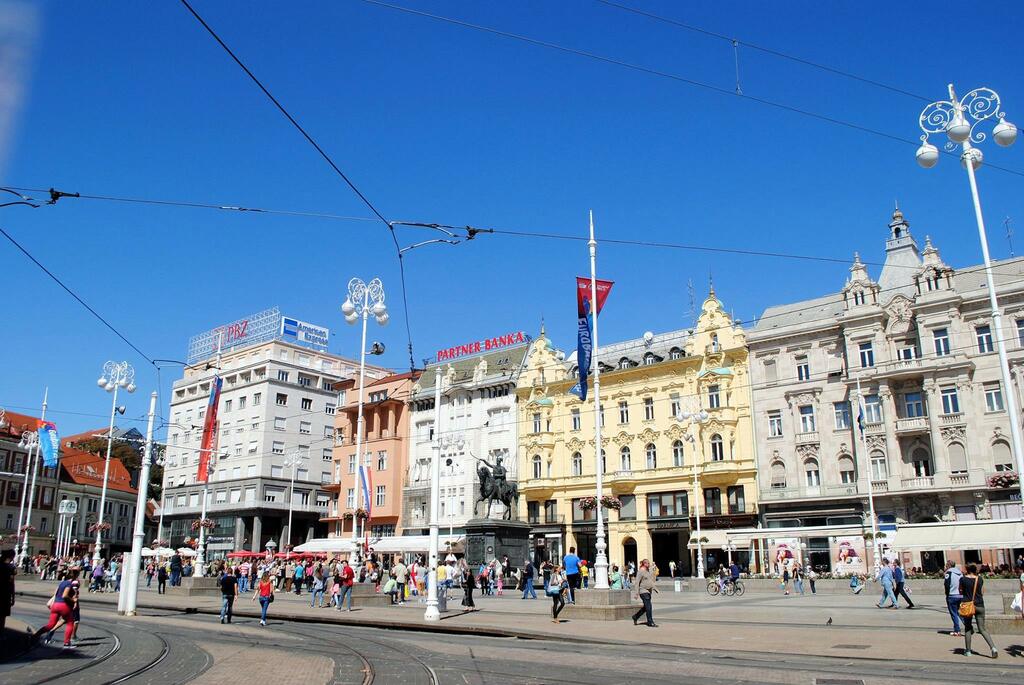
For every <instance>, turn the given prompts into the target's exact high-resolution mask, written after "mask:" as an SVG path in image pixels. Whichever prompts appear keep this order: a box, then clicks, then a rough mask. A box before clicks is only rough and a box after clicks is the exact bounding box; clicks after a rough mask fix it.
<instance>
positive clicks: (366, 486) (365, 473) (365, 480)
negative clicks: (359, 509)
mask: <svg viewBox="0 0 1024 685" xmlns="http://www.w3.org/2000/svg"><path fill="white" fill-rule="evenodd" d="M359 482H360V484H361V486H362V488H363V501H364V502H366V518H367V519H369V518H370V516H371V512H372V511H373V502H372V501H371V500H370V490H371V489H372V487H373V477H372V476H371V475H370V469H368V468H366V466H364V465H363V464H360V465H359Z"/></svg>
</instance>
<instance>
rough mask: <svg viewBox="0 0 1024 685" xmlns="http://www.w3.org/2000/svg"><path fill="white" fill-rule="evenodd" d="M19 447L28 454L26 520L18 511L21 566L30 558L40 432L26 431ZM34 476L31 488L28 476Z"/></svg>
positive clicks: (24, 493)
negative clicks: (30, 536)
mask: <svg viewBox="0 0 1024 685" xmlns="http://www.w3.org/2000/svg"><path fill="white" fill-rule="evenodd" d="M18 447H20V448H22V449H24V450H26V451H27V453H28V458H27V459H26V460H25V484H24V485H23V486H22V488H21V505H22V508H23V509H24V510H25V511H24V514H25V519H24V521H22V518H21V516H22V511H20V510H19V511H18V534H19V536H21V537H20V538H19V540H20V542H21V547H20V550H19V552H18V557H17V561H16V562H15V563H16V565H18V566H20V565H21V563H22V561H24V559H25V557H26V556H28V531H29V528H31V527H32V500H33V499H34V498H35V494H36V471H38V470H39V469H37V468H36V462H37V461H38V460H39V431H25V432H24V433H22V434H21V440H19V441H18ZM29 473H31V474H32V479H31V483H32V484H31V486H30V485H29V482H30V481H29V477H28V474H29Z"/></svg>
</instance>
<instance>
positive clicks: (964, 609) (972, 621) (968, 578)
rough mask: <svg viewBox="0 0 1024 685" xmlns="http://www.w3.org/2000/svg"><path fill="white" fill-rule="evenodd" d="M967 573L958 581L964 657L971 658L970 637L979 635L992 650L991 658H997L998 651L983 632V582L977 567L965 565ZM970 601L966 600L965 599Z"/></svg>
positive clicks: (990, 638) (989, 637) (989, 636)
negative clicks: (962, 621) (975, 634)
mask: <svg viewBox="0 0 1024 685" xmlns="http://www.w3.org/2000/svg"><path fill="white" fill-rule="evenodd" d="M966 570H967V573H966V575H964V576H963V577H962V578H961V579H960V595H961V597H962V601H961V602H960V609H959V613H960V617H961V618H963V620H964V656H971V654H972V652H971V636H973V635H974V633H976V632H977V633H980V634H981V636H982V637H983V638H985V642H987V643H988V648H989V649H990V650H992V658H993V659H996V658H998V657H999V650H997V649H996V645H995V643H994V642H992V636H991V635H989V634H988V631H987V630H985V581H984V580H982V578H981V576H979V575H978V567H977V566H975V565H974V564H967V569H966ZM968 597H970V598H971V599H970V600H968V599H967V598H968Z"/></svg>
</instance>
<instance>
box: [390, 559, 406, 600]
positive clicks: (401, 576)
mask: <svg viewBox="0 0 1024 685" xmlns="http://www.w3.org/2000/svg"><path fill="white" fill-rule="evenodd" d="M391 570H392V571H393V572H394V574H395V582H396V583H397V584H398V603H399V604H405V585H406V583H408V582H409V568H408V567H407V566H406V565H405V564H403V563H402V560H401V559H398V561H397V562H396V563H395V565H394V566H393V567H392V568H391Z"/></svg>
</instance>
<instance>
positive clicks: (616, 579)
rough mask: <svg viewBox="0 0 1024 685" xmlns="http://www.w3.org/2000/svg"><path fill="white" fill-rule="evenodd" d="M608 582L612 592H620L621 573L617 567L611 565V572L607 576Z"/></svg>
mask: <svg viewBox="0 0 1024 685" xmlns="http://www.w3.org/2000/svg"><path fill="white" fill-rule="evenodd" d="M608 580H610V581H611V588H612V590H621V589H622V573H621V572H620V571H619V567H618V566H616V565H614V564H613V565H612V572H611V574H610V575H609V576H608Z"/></svg>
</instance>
